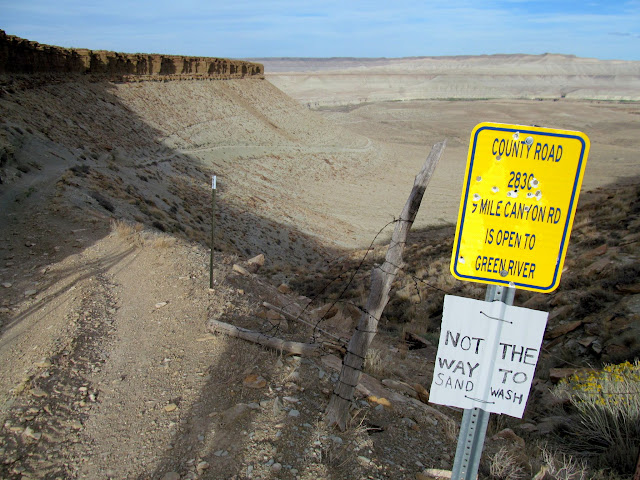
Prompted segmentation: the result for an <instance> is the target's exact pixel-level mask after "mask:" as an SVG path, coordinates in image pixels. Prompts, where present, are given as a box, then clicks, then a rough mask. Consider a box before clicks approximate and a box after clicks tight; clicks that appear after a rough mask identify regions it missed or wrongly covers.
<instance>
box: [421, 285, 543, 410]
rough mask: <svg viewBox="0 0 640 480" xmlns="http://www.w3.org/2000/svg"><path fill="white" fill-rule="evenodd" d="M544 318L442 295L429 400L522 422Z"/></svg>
mask: <svg viewBox="0 0 640 480" xmlns="http://www.w3.org/2000/svg"><path fill="white" fill-rule="evenodd" d="M547 316H548V313H547V312H539V311H536V310H530V309H527V308H521V307H514V306H511V305H506V304H505V303H503V302H498V301H496V302H483V301H480V300H473V299H470V298H463V297H455V296H452V295H446V296H445V299H444V312H443V316H442V327H441V332H440V343H439V345H438V354H437V357H436V365H435V369H434V372H433V382H432V384H431V392H430V395H429V400H430V401H431V402H433V403H437V404H440V405H450V406H453V407H460V408H465V409H469V408H481V409H482V410H486V411H488V412H493V413H505V414H507V415H511V416H512V417H517V418H522V415H523V413H524V408H525V406H526V403H527V398H528V397H529V390H530V388H531V381H532V380H533V374H534V372H535V368H536V363H537V361H538V354H539V353H540V345H541V344H542V336H543V334H544V329H545V327H546V324H547Z"/></svg>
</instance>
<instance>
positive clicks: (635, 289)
mask: <svg viewBox="0 0 640 480" xmlns="http://www.w3.org/2000/svg"><path fill="white" fill-rule="evenodd" d="M616 290H618V291H619V292H622V293H640V283H634V284H632V285H621V284H618V285H616Z"/></svg>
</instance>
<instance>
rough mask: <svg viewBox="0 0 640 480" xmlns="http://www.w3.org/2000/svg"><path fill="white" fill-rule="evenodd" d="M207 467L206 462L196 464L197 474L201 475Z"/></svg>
mask: <svg viewBox="0 0 640 480" xmlns="http://www.w3.org/2000/svg"><path fill="white" fill-rule="evenodd" d="M207 468H209V463H208V462H200V463H198V465H196V472H198V475H202V474H203V473H204V471H205V470H206V469H207Z"/></svg>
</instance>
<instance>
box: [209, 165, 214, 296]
mask: <svg viewBox="0 0 640 480" xmlns="http://www.w3.org/2000/svg"><path fill="white" fill-rule="evenodd" d="M215 227H216V176H215V175H214V176H213V177H211V245H210V247H211V255H210V257H209V288H213V234H214V232H215Z"/></svg>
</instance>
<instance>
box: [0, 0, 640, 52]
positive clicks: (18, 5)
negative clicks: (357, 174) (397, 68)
mask: <svg viewBox="0 0 640 480" xmlns="http://www.w3.org/2000/svg"><path fill="white" fill-rule="evenodd" d="M0 29H3V30H5V31H6V32H7V33H8V34H10V35H18V36H20V37H23V38H28V39H29V40H34V41H37V42H40V43H45V44H51V45H60V46H63V47H82V48H90V49H94V50H97V49H104V50H115V51H120V52H130V53H134V52H142V53H167V54H181V55H194V56H217V57H231V58H246V57H405V56H440V55H481V54H494V53H529V54H540V53H547V52H549V53H564V54H573V55H577V56H580V57H595V58H601V59H623V60H640V0H630V1H615V0H613V1H609V2H589V1H588V0H586V1H584V2H578V1H566V2H563V1H562V0H556V1H546V0H545V1H539V2H529V1H524V0H495V1H487V2H479V1H475V2H471V1H464V0H449V1H448V2H446V1H438V2H435V1H430V0H427V1H413V0H396V1H391V0H386V1H383V0H368V1H349V0H327V1H318V2H308V1H306V2H305V1H294V0H274V1H259V0H225V1H220V0H209V1H204V0H172V1H164V0H156V1H150V0H139V1H135V0H134V1H131V0H129V1H123V0H113V1H111V2H105V1H100V2H97V1H93V0H84V1H80V0H68V1H60V0H22V1H17V0H0Z"/></svg>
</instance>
